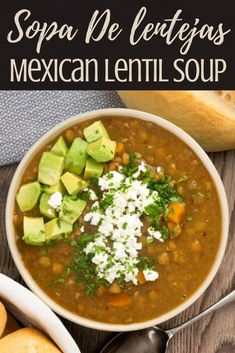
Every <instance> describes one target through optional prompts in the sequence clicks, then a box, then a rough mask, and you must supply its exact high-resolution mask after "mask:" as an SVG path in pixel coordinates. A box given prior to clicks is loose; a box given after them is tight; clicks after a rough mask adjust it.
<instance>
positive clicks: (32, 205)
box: [13, 117, 221, 324]
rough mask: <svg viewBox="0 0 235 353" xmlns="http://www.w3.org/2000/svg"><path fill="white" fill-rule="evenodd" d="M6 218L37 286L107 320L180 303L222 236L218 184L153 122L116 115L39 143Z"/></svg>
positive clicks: (142, 317) (139, 317)
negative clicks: (11, 214) (9, 217)
mask: <svg viewBox="0 0 235 353" xmlns="http://www.w3.org/2000/svg"><path fill="white" fill-rule="evenodd" d="M74 151H75V153H74ZM78 156H79V158H78ZM32 195H33V197H32ZM13 221H14V225H15V229H16V234H17V235H16V237H17V246H18V249H19V251H20V253H21V255H22V259H23V261H24V264H25V266H26V268H27V269H28V271H29V272H30V273H31V275H32V277H33V278H34V280H35V281H36V282H37V284H38V285H39V286H40V287H41V288H42V289H43V291H45V292H46V293H47V294H48V295H49V296H50V297H51V298H52V299H53V300H55V301H56V302H57V303H58V304H60V305H62V306H63V307H64V308H66V309H68V310H70V311H71V312H73V313H76V314H77V315H80V316H83V317H86V318H90V319H92V320H96V321H100V322H109V323H112V324H129V323H134V322H141V321H147V320H150V319H153V318H156V317H158V316H160V315H162V314H164V313H166V312H168V311H170V310H172V309H174V308H175V307H177V306H178V305H180V304H182V303H183V302H185V301H186V300H187V299H188V298H189V297H190V296H191V295H192V294H193V293H194V292H195V291H196V290H197V289H198V287H199V286H200V285H201V284H202V282H203V281H204V280H205V278H206V276H207V275H208V272H209V271H210V269H211V267H212V265H213V262H214V259H215V257H216V254H217V251H218V248H219V244H220V240H221V210H220V204H219V200H218V196H217V192H216V189H215V186H214V183H213V181H212V179H211V177H210V175H209V173H208V171H207V170H206V168H205V167H204V166H203V164H202V162H201V161H200V160H199V159H198V157H197V156H196V155H195V153H194V152H193V151H192V150H191V149H190V148H189V147H188V146H187V145H186V144H185V143H184V142H182V141H181V140H180V139H178V138H177V137H176V136H174V135H173V134H171V133H170V132H168V131H167V130H165V129H163V128H161V127H159V126H157V125H155V124H154V123H150V122H146V121H142V120H138V119H128V118H122V119H120V118H118V117H110V118H105V119H101V120H100V121H97V120H95V121H94V120H93V121H86V122H84V123H78V124H77V125H75V126H74V127H72V128H69V129H68V130H66V131H64V133H63V134H62V135H60V136H58V137H57V139H55V140H53V141H51V143H50V144H48V145H46V146H44V147H43V149H42V150H41V151H40V152H39V153H38V154H37V155H36V156H35V157H34V158H33V160H32V161H31V162H30V164H29V165H28V167H27V169H26V171H25V173H24V176H23V178H22V181H21V187H20V190H19V192H18V194H17V201H16V203H15V210H14V220H13Z"/></svg>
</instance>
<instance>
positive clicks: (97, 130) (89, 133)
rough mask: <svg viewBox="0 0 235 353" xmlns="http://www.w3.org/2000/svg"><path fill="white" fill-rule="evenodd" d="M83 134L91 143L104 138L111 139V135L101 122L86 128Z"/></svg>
mask: <svg viewBox="0 0 235 353" xmlns="http://www.w3.org/2000/svg"><path fill="white" fill-rule="evenodd" d="M83 134H84V136H85V138H86V140H87V142H89V143H90V142H94V141H96V140H98V139H99V138H101V137H103V136H104V137H106V138H108V139H109V135H108V133H107V131H106V129H105V127H104V125H103V124H102V122H101V121H96V122H94V123H93V124H91V125H90V126H88V127H86V128H85V129H84V130H83Z"/></svg>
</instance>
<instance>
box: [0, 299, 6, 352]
mask: <svg viewBox="0 0 235 353" xmlns="http://www.w3.org/2000/svg"><path fill="white" fill-rule="evenodd" d="M6 322H7V312H6V309H5V306H4V305H3V303H2V302H0V337H1V336H2V334H3V332H4V330H5V327H6ZM0 352H1V350H0Z"/></svg>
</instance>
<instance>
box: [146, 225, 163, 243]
mask: <svg viewBox="0 0 235 353" xmlns="http://www.w3.org/2000/svg"><path fill="white" fill-rule="evenodd" d="M148 234H149V235H150V236H151V237H153V238H155V239H157V240H159V241H161V242H163V241H164V240H163V239H162V234H161V233H160V232H159V231H158V230H155V229H154V228H152V227H149V228H148Z"/></svg>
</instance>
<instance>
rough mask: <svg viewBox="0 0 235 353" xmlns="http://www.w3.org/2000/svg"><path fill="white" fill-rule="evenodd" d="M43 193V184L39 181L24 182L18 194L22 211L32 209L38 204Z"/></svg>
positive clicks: (17, 198)
mask: <svg viewBox="0 0 235 353" xmlns="http://www.w3.org/2000/svg"><path fill="white" fill-rule="evenodd" d="M40 194H41V185H40V184H39V182H38V181H34V182H32V183H28V184H24V185H22V186H21V187H20V190H19V192H18V194H17V196H16V200H17V203H18V205H19V208H20V210H21V211H22V212H27V211H31V210H32V209H33V208H34V207H35V206H36V204H37V202H38V199H39V196H40Z"/></svg>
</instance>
